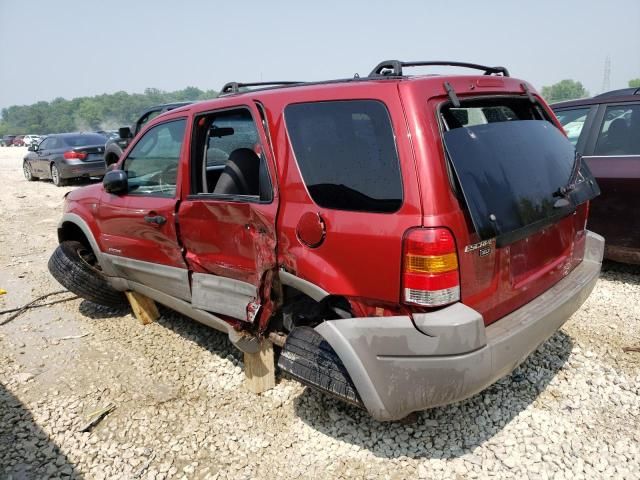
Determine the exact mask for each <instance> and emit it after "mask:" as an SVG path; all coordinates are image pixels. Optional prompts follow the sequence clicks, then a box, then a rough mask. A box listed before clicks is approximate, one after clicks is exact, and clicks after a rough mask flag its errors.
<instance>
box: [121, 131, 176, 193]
mask: <svg viewBox="0 0 640 480" xmlns="http://www.w3.org/2000/svg"><path fill="white" fill-rule="evenodd" d="M185 125H186V122H185V120H184V119H181V120H174V121H172V122H167V123H162V124H160V125H156V126H155V127H153V128H151V129H150V130H148V131H147V132H146V133H145V134H144V135H143V136H142V138H141V139H140V140H139V141H138V143H136V145H135V146H134V147H133V149H132V150H131V152H129V155H128V156H127V158H126V159H125V161H124V165H123V170H124V171H125V172H127V178H128V180H129V192H128V194H129V195H141V196H154V197H155V196H157V197H173V196H175V193H176V180H177V175H178V165H179V163H180V152H181V150H182V142H183V139H184V130H185Z"/></svg>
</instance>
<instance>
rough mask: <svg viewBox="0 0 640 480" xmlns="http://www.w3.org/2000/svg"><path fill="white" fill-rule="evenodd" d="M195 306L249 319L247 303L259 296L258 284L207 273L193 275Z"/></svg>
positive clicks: (193, 300)
mask: <svg viewBox="0 0 640 480" xmlns="http://www.w3.org/2000/svg"><path fill="white" fill-rule="evenodd" d="M191 282H192V285H193V297H192V299H191V303H192V304H193V306H194V307H195V308H200V309H202V310H206V311H208V312H216V313H221V314H223V315H229V316H230V317H233V318H238V319H240V320H243V321H246V320H247V305H248V304H249V303H250V302H253V301H254V300H255V299H256V298H257V297H258V291H257V289H256V286H255V285H253V284H251V283H246V282H242V281H240V280H235V279H233V278H227V277H221V276H219V275H211V274H206V273H194V274H193V275H192V276H191Z"/></svg>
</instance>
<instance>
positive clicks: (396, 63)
mask: <svg viewBox="0 0 640 480" xmlns="http://www.w3.org/2000/svg"><path fill="white" fill-rule="evenodd" d="M430 66H448V67H462V68H472V69H474V70H482V71H484V75H498V74H500V75H502V76H503V77H508V76H509V70H507V69H506V68H505V67H498V66H496V67H488V66H486V65H479V64H477V63H467V62H448V61H426V62H403V61H400V60H385V61H384V62H380V63H379V64H378V65H376V68H374V69H373V70H372V71H371V73H370V74H369V76H370V77H381V76H393V77H402V76H403V74H402V68H403V67H430Z"/></svg>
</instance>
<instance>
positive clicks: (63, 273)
mask: <svg viewBox="0 0 640 480" xmlns="http://www.w3.org/2000/svg"><path fill="white" fill-rule="evenodd" d="M48 266H49V272H51V275H53V277H54V278H55V279H56V280H57V281H58V282H60V283H61V284H62V285H63V286H64V287H65V288H67V289H68V290H69V291H71V292H73V293H75V294H76V295H78V296H80V297H82V298H84V299H86V300H89V301H90V302H93V303H97V304H99V305H104V306H107V307H121V306H123V305H125V304H126V299H125V296H124V294H123V293H122V292H119V291H117V290H115V289H114V288H113V287H111V285H109V282H107V279H106V277H105V275H104V273H102V270H101V269H100V265H99V263H98V259H97V258H96V256H95V254H94V253H93V251H92V250H91V249H90V248H88V247H86V246H85V245H83V244H82V243H80V242H77V241H75V240H66V241H64V242H62V243H61V244H60V245H58V248H56V250H55V251H54V252H53V255H51V258H50V259H49V265H48Z"/></svg>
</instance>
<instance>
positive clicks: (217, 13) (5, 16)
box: [0, 0, 640, 108]
mask: <svg viewBox="0 0 640 480" xmlns="http://www.w3.org/2000/svg"><path fill="white" fill-rule="evenodd" d="M607 55H609V56H610V57H611V88H612V89H613V88H621V87H626V86H627V81H628V80H629V79H630V78H637V77H640V0H599V1H593V0H577V1H576V0H570V1H562V0H539V1H537V2H536V1H533V2H522V1H516V0H513V1H502V0H500V1H491V0H485V1H478V0H475V1H467V0H458V1H455V2H454V1H448V2H439V1H438V2H436V1H400V0H397V1H395V2H382V1H369V2H365V1H348V0H342V1H331V0H325V1H303V0H298V1H278V0H274V1H271V2H267V1H263V2H259V1H255V2H253V1H244V2H234V1H232V0H226V1H224V2H219V1H213V0H210V1H199V0H182V1H176V0H170V1H169V0H156V1H151V0H137V1H136V0H126V1H122V0H108V1H91V0H55V1H50V0H41V1H36V0H19V1H18V0H0V59H2V60H1V63H0V108H3V107H7V106H10V105H14V104H30V103H34V102H36V101H38V100H47V101H49V100H52V99H54V98H55V97H64V98H73V97H78V96H85V95H96V94H101V93H112V92H116V91H118V90H125V91H127V92H142V91H143V90H144V89H145V88H146V87H155V88H160V89H162V90H176V89H181V88H184V87H186V86H190V85H191V86H196V87H199V88H202V89H210V88H213V89H216V90H218V89H220V88H221V86H222V85H223V84H224V83H226V82H228V81H232V80H235V81H257V80H261V79H262V80H287V79H291V80H320V79H329V78H337V77H346V76H352V75H353V74H354V73H355V72H359V73H360V75H366V74H367V73H368V72H369V71H370V70H371V69H372V68H373V66H374V65H375V64H377V63H378V62H379V61H381V60H386V59H390V58H398V59H401V60H443V59H446V60H458V61H468V62H476V63H484V64H491V65H494V64H497V65H504V66H506V67H508V68H509V70H510V71H511V73H512V75H513V76H516V77H520V78H524V79H527V80H529V81H531V82H532V83H533V84H534V85H535V86H536V87H537V88H541V87H542V86H543V85H549V84H552V83H554V82H557V81H559V80H562V79H564V78H573V79H576V80H580V81H581V82H582V83H583V84H584V85H585V86H586V88H587V89H588V90H589V91H590V92H591V93H592V94H595V93H599V92H600V91H601V89H602V82H603V72H604V63H605V58H606V56H607Z"/></svg>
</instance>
